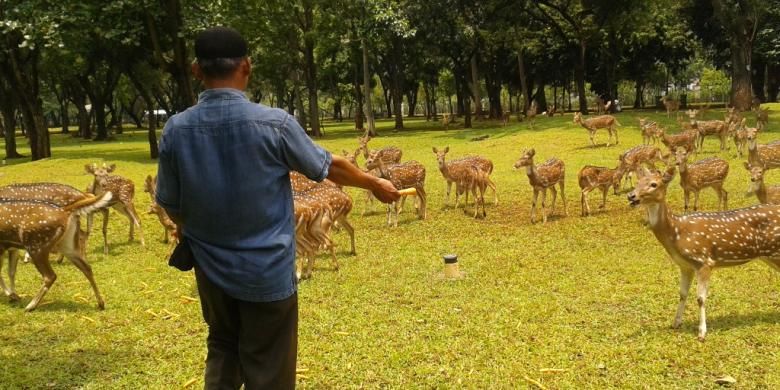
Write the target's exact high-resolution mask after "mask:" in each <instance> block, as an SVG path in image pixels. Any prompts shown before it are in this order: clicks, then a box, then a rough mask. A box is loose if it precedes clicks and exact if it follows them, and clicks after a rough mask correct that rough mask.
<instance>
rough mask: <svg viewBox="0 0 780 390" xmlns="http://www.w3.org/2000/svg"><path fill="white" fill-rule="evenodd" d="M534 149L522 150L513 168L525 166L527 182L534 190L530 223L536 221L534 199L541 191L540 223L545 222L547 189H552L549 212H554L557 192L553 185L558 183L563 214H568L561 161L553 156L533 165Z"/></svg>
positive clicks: (564, 171) (564, 169) (564, 174)
mask: <svg viewBox="0 0 780 390" xmlns="http://www.w3.org/2000/svg"><path fill="white" fill-rule="evenodd" d="M535 154H536V151H535V150H534V149H529V150H524V151H523V154H522V156H520V159H519V160H517V162H515V165H514V167H515V169H519V168H521V167H525V173H526V174H527V175H528V182H529V183H531V187H532V188H533V190H534V198H533V202H532V203H531V223H536V201H537V199H538V198H539V193H540V192H541V193H542V223H546V222H547V209H546V207H547V205H546V200H547V189H548V188H549V189H550V190H551V191H552V206H551V210H550V214H552V213H554V212H555V199H556V197H557V195H558V192H557V191H556V190H555V185H556V184H559V185H560V187H561V200H562V201H563V215H568V212H567V211H566V195H565V193H564V191H563V190H564V179H565V176H566V168H565V166H564V164H563V161H561V160H560V159H557V158H555V157H553V158H551V159H549V160H547V161H545V162H544V164H541V165H539V166H536V165H534V155H535Z"/></svg>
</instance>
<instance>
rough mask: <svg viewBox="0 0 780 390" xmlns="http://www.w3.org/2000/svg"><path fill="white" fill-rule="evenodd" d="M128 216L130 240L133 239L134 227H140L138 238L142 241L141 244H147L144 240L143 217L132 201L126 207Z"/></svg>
mask: <svg viewBox="0 0 780 390" xmlns="http://www.w3.org/2000/svg"><path fill="white" fill-rule="evenodd" d="M125 210H126V214H125V215H127V218H128V219H129V220H130V240H131V241H132V240H133V227H138V240H139V241H141V246H146V243H145V242H144V229H143V228H142V227H141V219H140V218H138V213H136V212H135V206H133V204H132V203H130V204H128V205H127V206H126V207H125Z"/></svg>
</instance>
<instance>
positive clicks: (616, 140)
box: [612, 129, 620, 145]
mask: <svg viewBox="0 0 780 390" xmlns="http://www.w3.org/2000/svg"><path fill="white" fill-rule="evenodd" d="M612 131H614V132H615V145H617V144H619V143H620V140H618V131H617V129H613V130H612Z"/></svg>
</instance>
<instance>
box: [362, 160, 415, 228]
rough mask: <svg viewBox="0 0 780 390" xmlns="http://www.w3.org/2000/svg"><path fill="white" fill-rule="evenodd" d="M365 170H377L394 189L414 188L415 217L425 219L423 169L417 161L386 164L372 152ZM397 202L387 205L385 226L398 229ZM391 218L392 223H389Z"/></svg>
mask: <svg viewBox="0 0 780 390" xmlns="http://www.w3.org/2000/svg"><path fill="white" fill-rule="evenodd" d="M366 168H367V169H375V168H377V169H379V174H380V177H381V178H383V179H386V180H389V181H390V182H391V183H393V185H394V186H395V188H396V189H398V190H402V189H407V188H414V189H415V190H416V191H417V199H418V202H416V203H417V204H416V207H417V216H418V218H419V219H425V216H426V206H427V201H426V194H425V167H424V166H423V165H422V164H420V163H419V162H417V161H414V160H411V161H407V162H405V163H402V164H388V163H386V162H385V161H384V160H383V159H382V158H381V155H380V153H379V151H377V150H374V151H371V153H370V154H369V156H368V159H367V160H366ZM398 213H399V210H398V201H396V202H393V203H392V205H387V225H388V226H390V225H392V226H394V227H398ZM391 218H392V219H393V221H391Z"/></svg>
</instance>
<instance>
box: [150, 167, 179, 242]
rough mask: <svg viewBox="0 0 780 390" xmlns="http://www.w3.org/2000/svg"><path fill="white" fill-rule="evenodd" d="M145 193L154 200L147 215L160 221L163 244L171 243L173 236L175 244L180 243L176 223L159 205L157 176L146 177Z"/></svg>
mask: <svg viewBox="0 0 780 390" xmlns="http://www.w3.org/2000/svg"><path fill="white" fill-rule="evenodd" d="M144 192H147V193H148V194H149V197H151V198H152V199H151V202H150V204H149V211H148V212H147V214H154V215H156V216H157V219H158V220H159V221H160V225H162V227H163V242H164V243H166V244H167V243H169V242H171V240H170V239H169V237H171V236H173V238H174V240H173V242H174V243H178V241H179V240H178V236H177V234H178V233H177V231H178V227H177V226H176V223H174V222H173V220H172V219H171V217H170V216H168V212H166V211H165V209H164V208H162V207H161V206H160V205H159V204H157V198H156V194H157V176H154V177H152V175H147V176H146V181H145V182H144Z"/></svg>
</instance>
